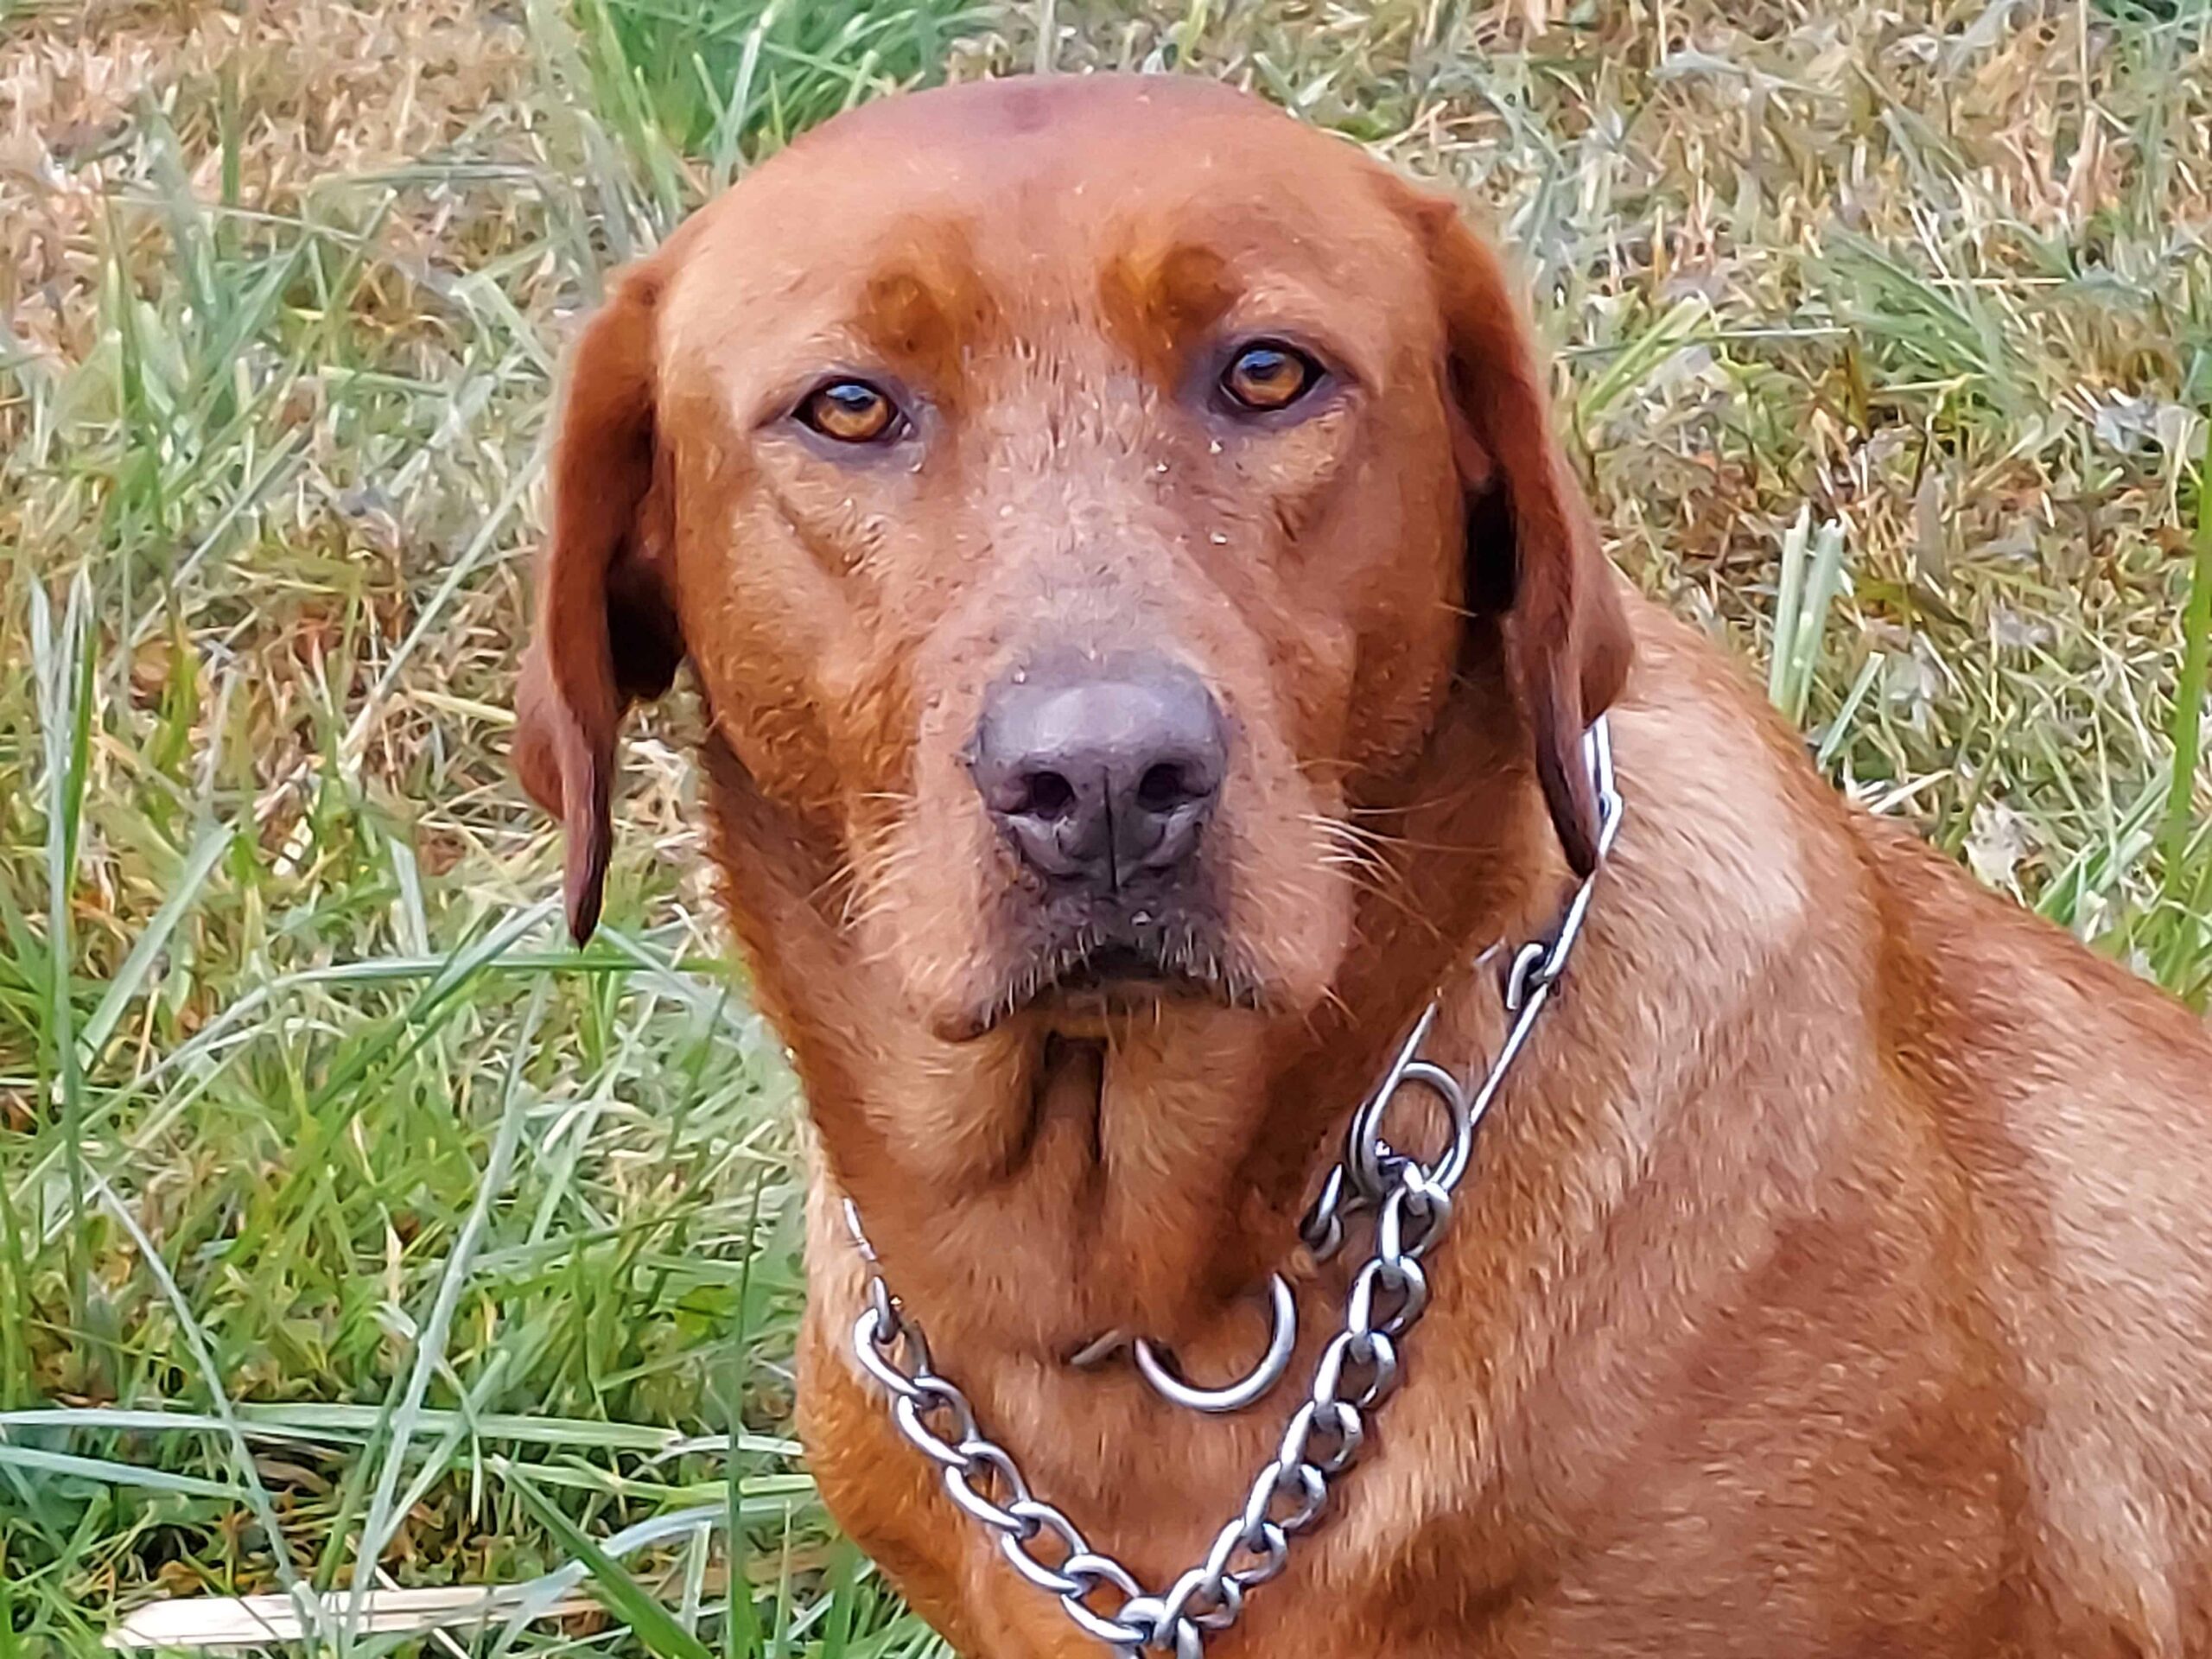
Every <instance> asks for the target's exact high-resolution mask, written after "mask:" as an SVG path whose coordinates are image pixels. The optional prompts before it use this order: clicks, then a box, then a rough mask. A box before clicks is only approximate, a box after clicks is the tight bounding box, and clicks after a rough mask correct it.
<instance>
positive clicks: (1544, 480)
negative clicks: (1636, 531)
mask: <svg viewBox="0 0 2212 1659" xmlns="http://www.w3.org/2000/svg"><path fill="white" fill-rule="evenodd" d="M1414 215H1415V218H1416V220H1417V222H1418V223H1419V225H1420V227H1421V232H1422V234H1423V235H1424V237H1425V238H1427V245H1428V253H1429V259H1430V263H1431V264H1432V266H1433V270H1434V272H1435V280H1436V290H1437V300H1438V303H1439V306H1440V308H1441V310H1442V313H1443V320H1444V327H1445V348H1446V355H1447V359H1448V367H1447V374H1448V376H1449V391H1450V397H1451V404H1452V420H1453V423H1454V429H1453V434H1452V448H1453V451H1454V454H1455V457H1456V459H1457V460H1458V462H1459V475H1460V480H1461V485H1462V487H1463V489H1464V490H1465V499H1466V519H1465V523H1466V538H1467V574H1466V600H1465V603H1466V607H1467V609H1468V610H1469V611H1470V612H1471V613H1478V614H1480V613H1497V614H1498V616H1499V626H1500V632H1501V635H1502V638H1503V645H1504V650H1505V663H1506V671H1507V674H1508V676H1509V677H1510V680H1511V681H1512V684H1513V689H1514V692H1515V695H1516V697H1517V698H1518V700H1519V702H1520V704H1521V711H1522V716H1523V718H1524V719H1525V720H1526V721H1527V722H1528V726H1529V735H1530V737H1531V738H1532V739H1533V741H1534V742H1535V763H1536V777H1537V780H1538V781H1539V782H1540V783H1541V785H1542V786H1543V791H1544V803H1545V804H1546V805H1547V806H1548V808H1549V809H1550V811H1551V817H1552V823H1553V824H1554V827H1555V828H1556V829H1557V830H1558V832H1559V839H1560V846H1561V848H1563V849H1565V851H1566V853H1567V862H1568V863H1569V864H1571V865H1572V866H1573V868H1574V870H1575V873H1576V874H1580V875H1587V874H1589V873H1590V870H1591V868H1592V865H1594V864H1595V863H1596V862H1597V857H1598V804H1597V798H1596V796H1595V794H1594V792H1593V791H1592V788H1591V784H1590V775H1589V772H1588V769H1587V768H1586V766H1584V764H1583V760H1582V752H1581V738H1582V734H1583V732H1584V731H1585V730H1586V728H1588V726H1589V724H1590V722H1591V721H1593V720H1595V719H1596V718H1597V717H1598V716H1599V715H1600V714H1602V713H1604V712H1605V708H1606V706H1607V705H1608V704H1610V703H1611V702H1612V701H1613V699H1614V698H1615V697H1617V696H1619V695H1620V690H1621V686H1622V683H1624V681H1625V680H1626V679H1627V677H1628V665H1629V658H1630V655H1631V654H1632V651H1633V647H1632V645H1631V643H1630V634H1629V627H1628V617H1627V613H1626V612H1625V611H1624V609H1623V607H1622V605H1621V600H1620V594H1619V592H1618V588H1616V586H1615V581H1616V578H1615V577H1614V575H1613V572H1612V569H1611V566H1610V565H1609V564H1608V563H1607V562H1606V559H1605V553H1604V550H1602V549H1600V548H1599V545H1598V537H1597V531H1596V530H1595V528H1594V527H1593V526H1592V523H1591V520H1590V513H1589V508H1588V507H1587V505H1586V504H1585V503H1584V501H1583V499H1582V492H1581V489H1580V486H1578V485H1577V484H1576V482H1575V480H1574V475H1573V472H1572V471H1571V470H1570V469H1569V467H1568V465H1567V456H1566V455H1565V454H1564V453H1563V452H1562V451H1561V450H1560V447H1559V444H1558V443H1557V442H1556V441H1555V440H1554V437H1553V435H1552V423H1551V417H1550V412H1549V410H1548V407H1547V404H1548V398H1547V396H1546V393H1545V389H1544V383H1543V377H1542V370H1543V365H1542V364H1541V360H1540V359H1539V358H1538V355H1537V353H1536V350H1535V345H1534V342H1533V336H1532V335H1531V334H1530V332H1529V327H1528V325H1527V324H1526V323H1525V322H1524V321H1522V315H1521V309H1520V307H1519V306H1518V305H1517V304H1516V302H1515V300H1514V296H1513V294H1512V292H1511V290H1510V287H1509V285H1508V284H1507V283H1506V280H1505V276H1504V273H1503V269H1502V268H1501V266H1500V264H1499V263H1498V258H1497V254H1496V253H1495V252H1493V251H1491V248H1490V247H1489V246H1488V245H1485V244H1484V242H1483V241H1482V239H1481V238H1478V236H1476V235H1475V234H1474V232H1471V231H1470V230H1469V229H1468V228H1467V226H1465V224H1463V223H1462V222H1461V221H1460V219H1459V215H1458V214H1457V213H1455V212H1454V211H1453V210H1452V207H1451V205H1450V204H1449V203H1448V202H1444V201H1440V200H1434V199H1432V198H1421V199H1419V200H1418V201H1417V203H1416V206H1415V207H1414Z"/></svg>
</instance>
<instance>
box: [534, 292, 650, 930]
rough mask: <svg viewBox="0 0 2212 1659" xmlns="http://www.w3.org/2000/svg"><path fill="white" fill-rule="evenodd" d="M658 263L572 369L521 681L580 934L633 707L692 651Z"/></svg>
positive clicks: (594, 328)
mask: <svg viewBox="0 0 2212 1659" xmlns="http://www.w3.org/2000/svg"><path fill="white" fill-rule="evenodd" d="M661 285H662V277H661V273H660V271H659V270H658V269H657V268H656V266H655V265H654V264H653V263H652V261H650V260H648V261H646V262H645V263H643V264H639V265H635V266H632V268H631V269H629V270H626V271H625V272H624V273H623V274H622V275H621V277H619V278H618V279H617V281H616V283H615V284H614V287H613V292H612V293H611V295H610V296H609V297H608V299H607V302H606V303H605V304H604V305H603V306H601V308H600V310H599V312H598V313H597V315H594V317H593V318H592V320H591V321H590V323H589V324H588V326H587V327H585V329H584V333H583V338H582V340H581V342H580V343H579V344H578V346H577V348H576V352H575V359H574V361H573V362H572V363H571V364H570V365H569V384H568V391H567V395H566V397H565V398H564V400H563V406H562V410H561V419H560V427H559V430H558V432H557V433H556V436H555V440H554V448H553V458H552V504H551V505H552V534H551V537H550V539H549V540H548V542H547V543H546V548H545V554H544V557H543V562H542V563H541V564H540V566H539V569H538V592H537V637H536V638H535V639H532V640H531V645H530V647H529V650H528V651H527V652H525V653H524V658H523V665H522V676H521V680H520V683H519V684H518V687H517V690H516V707H515V716H516V720H515V747H514V760H515V768H516V770H517V771H518V772H519V773H520V774H521V776H522V781H523V786H524V788H525V789H527V790H528V791H530V793H531V796H532V797H533V798H535V799H536V800H537V803H538V804H539V805H541V806H543V808H544V809H545V810H547V811H549V812H550V813H552V814H553V815H554V817H556V818H558V819H559V820H560V821H561V825H562V829H563V834H564V836H565V837H566V841H567V851H566V859H567V881H566V884H565V885H566V894H567V899H568V912H569V932H570V933H571V934H572V935H574V936H575V940H576V942H577V943H578V944H582V943H583V942H584V941H585V940H586V939H588V938H590V937H591V932H592V930H593V928H594V927H595V926H596V925H598V922H599V906H600V895H601V889H602V887H604V885H605V882H606V879H607V852H608V849H609V846H610V844H611V842H612V839H613V829H612V828H611V825H610V823H609V819H608V805H609V802H610V799H611V797H612V794H613V778H614V740H615V734H616V731H617V729H618V728H619V727H620V724H621V721H622V715H623V714H624V712H625V711H626V709H628V708H629V706H630V705H631V704H632V702H637V701H639V699H641V698H648V697H656V696H659V695H660V694H661V693H662V692H664V691H665V690H668V688H669V684H670V683H671V681H672V680H673V679H674V678H675V677H676V671H677V665H678V664H681V663H682V661H683V637H682V635H681V633H680V632H678V629H677V620H676V606H675V597H674V592H673V584H672V581H671V573H670V571H669V569H668V568H667V567H668V563H669V561H670V559H671V556H672V555H671V549H670V547H669V545H668V537H667V536H666V534H665V530H666V519H667V510H668V505H669V504H668V502H667V500H666V485H665V483H664V481H663V480H659V479H658V476H657V474H658V471H659V453H660V446H659V443H658V439H657V436H656V434H655V430H654V404H655V391H656V386H655V380H656V368H655V355H656V346H655V335H656V312H657V310H658V304H659V298H660V289H661Z"/></svg>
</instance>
